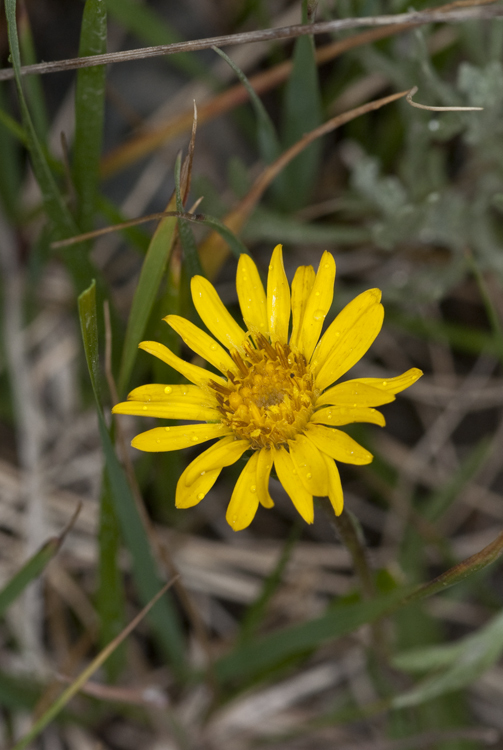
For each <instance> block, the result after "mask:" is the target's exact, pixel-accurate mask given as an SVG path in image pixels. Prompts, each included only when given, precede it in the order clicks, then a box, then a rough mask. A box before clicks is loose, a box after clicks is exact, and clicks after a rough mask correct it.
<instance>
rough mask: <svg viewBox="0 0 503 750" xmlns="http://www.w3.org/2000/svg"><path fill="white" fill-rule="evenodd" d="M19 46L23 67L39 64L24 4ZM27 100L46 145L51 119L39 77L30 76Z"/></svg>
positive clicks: (26, 84)
mask: <svg viewBox="0 0 503 750" xmlns="http://www.w3.org/2000/svg"><path fill="white" fill-rule="evenodd" d="M18 30H19V46H20V51H21V55H22V58H23V65H33V64H34V63H36V62H37V57H36V54H35V45H34V43H33V35H32V32H31V27H30V18H29V16H28V13H27V12H26V7H25V5H24V3H20V6H19V11H18ZM25 89H26V98H27V101H28V104H29V106H30V110H31V112H32V113H33V124H34V126H35V130H36V131H37V134H38V137H39V138H40V140H41V141H42V142H43V143H45V142H46V140H47V134H48V132H49V118H48V116H47V109H46V106H45V98H44V91H43V88H42V82H41V80H40V77H39V76H30V80H27V81H26V83H25Z"/></svg>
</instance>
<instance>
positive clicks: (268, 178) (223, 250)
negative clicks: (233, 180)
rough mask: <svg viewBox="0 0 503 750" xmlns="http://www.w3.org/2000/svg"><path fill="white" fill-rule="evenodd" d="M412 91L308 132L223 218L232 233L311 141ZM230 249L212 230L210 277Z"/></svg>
mask: <svg viewBox="0 0 503 750" xmlns="http://www.w3.org/2000/svg"><path fill="white" fill-rule="evenodd" d="M408 93H409V91H401V92H400V93H398V94H391V95H390V96H385V97H384V98H382V99H376V100H375V101H373V102H368V103H367V104H363V105H362V106H361V107H356V109H351V110H350V111H349V112H344V113H343V114H341V115H337V117H333V118H332V119H330V120H328V121H327V122H324V123H323V125H320V127H318V128H315V129H314V130H312V131H311V132H310V133H306V135H305V136H304V137H303V138H301V139H300V140H299V141H297V143H294V144H293V146H291V147H290V148H289V149H287V151H285V152H284V153H283V154H281V156H280V157H279V158H278V159H276V161H274V162H273V163H272V164H270V165H269V166H268V167H266V169H264V171H263V172H261V174H259V176H258V177H257V179H256V180H255V182H254V183H253V185H252V188H251V190H250V191H249V193H248V195H246V196H245V197H244V198H243V200H242V201H241V203H240V204H239V205H238V206H237V208H235V209H234V210H233V211H231V212H230V213H229V214H227V216H226V217H225V219H224V220H223V221H224V224H226V225H227V226H228V227H229V229H230V230H231V231H232V232H234V233H235V234H238V233H239V232H240V230H241V229H242V228H243V226H244V224H245V223H246V221H247V220H248V218H249V216H250V214H251V212H252V211H253V209H254V208H255V206H256V205H257V203H258V202H259V200H260V198H261V197H262V195H263V194H264V192H265V191H266V190H267V188H268V187H269V185H270V184H271V182H272V181H273V180H274V179H275V178H276V177H277V176H278V174H279V173H280V172H281V170H282V169H284V167H286V165H287V164H288V163H289V162H290V161H292V159H294V158H295V157H296V156H297V155H298V154H300V153H301V152H302V151H303V150H304V149H305V148H307V146H309V144H310V143H313V141H315V140H316V139H317V138H321V137H322V136H323V135H326V134H327V133H331V132H332V130H335V129H336V128H339V127H341V126H342V125H345V124H346V123H347V122H350V121H351V120H354V119H356V118H357V117H360V116H361V115H364V114H367V113H368V112H373V111H375V110H376V109H380V108H381V107H384V106H385V105H386V104H390V103H391V102H394V101H396V100H397V99H401V98H403V97H404V96H407V94H408ZM228 252H229V249H228V245H227V244H226V243H225V242H224V241H223V240H222V239H221V237H220V236H219V235H217V234H216V233H212V234H211V235H210V236H209V237H208V239H207V240H206V241H205V242H204V243H203V244H202V245H201V247H200V255H201V263H202V266H203V268H204V271H205V273H206V274H207V275H208V277H209V278H213V277H214V276H215V275H216V273H217V272H218V270H219V268H220V267H221V265H222V263H223V262H224V260H225V258H226V257H227V255H228Z"/></svg>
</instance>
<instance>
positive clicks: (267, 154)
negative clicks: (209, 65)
mask: <svg viewBox="0 0 503 750" xmlns="http://www.w3.org/2000/svg"><path fill="white" fill-rule="evenodd" d="M212 49H213V51H214V52H216V53H217V55H220V57H223V59H224V60H225V61H226V62H227V63H228V64H229V65H230V66H231V68H232V69H233V71H234V72H235V74H236V75H237V77H238V78H239V80H240V81H241V83H242V85H243V86H244V87H245V89H246V91H247V93H248V96H249V98H250V102H251V105H252V107H253V109H254V111H255V117H256V118H257V142H258V149H259V153H260V156H261V157H262V159H263V160H264V161H265V162H266V163H267V164H270V163H271V162H272V161H274V159H277V158H278V156H279V154H280V150H281V149H280V145H279V139H278V135H277V133H276V128H275V127H274V125H273V122H272V120H271V118H270V117H269V115H268V113H267V110H266V108H265V107H264V105H263V104H262V102H261V101H260V99H259V97H258V95H257V93H256V91H255V89H254V88H253V86H252V85H251V83H250V82H249V80H248V78H247V77H246V76H245V74H244V73H243V71H242V70H241V69H240V68H238V66H237V65H236V63H235V62H233V60H231V58H230V57H229V56H228V55H226V54H225V52H223V51H222V50H221V49H218V47H212Z"/></svg>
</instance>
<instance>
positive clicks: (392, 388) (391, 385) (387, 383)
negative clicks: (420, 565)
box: [358, 367, 423, 406]
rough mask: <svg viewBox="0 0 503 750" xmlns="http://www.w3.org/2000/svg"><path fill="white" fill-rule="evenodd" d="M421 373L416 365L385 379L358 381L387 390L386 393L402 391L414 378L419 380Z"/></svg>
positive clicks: (359, 379) (413, 381)
mask: <svg viewBox="0 0 503 750" xmlns="http://www.w3.org/2000/svg"><path fill="white" fill-rule="evenodd" d="M422 374H423V373H422V371H421V370H418V369H417V367H412V368H411V369H410V370H407V372H404V373H403V374H402V375H398V376H397V377H396V378H387V379H386V380H383V379H382V378H358V382H360V383H365V384H366V385H368V386H372V387H373V388H378V389H379V390H383V391H387V392H388V393H400V391H404V390H405V389H406V388H408V387H409V386H410V385H412V384H413V383H415V382H416V380H419V378H420V377H421V375H422ZM376 406H377V404H376Z"/></svg>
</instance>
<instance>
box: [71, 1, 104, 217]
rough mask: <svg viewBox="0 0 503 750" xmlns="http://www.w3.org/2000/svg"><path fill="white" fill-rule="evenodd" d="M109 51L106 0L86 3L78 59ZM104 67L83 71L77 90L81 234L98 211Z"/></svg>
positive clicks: (75, 162) (76, 174)
mask: <svg viewBox="0 0 503 750" xmlns="http://www.w3.org/2000/svg"><path fill="white" fill-rule="evenodd" d="M106 49H107V15H106V2H105V0H86V4H85V6H84V13H83V16H82V27H81V32H80V46H79V56H80V57H88V56H89V55H99V54H102V53H104V52H106ZM105 70H106V69H105V66H104V65H101V66H98V67H95V68H83V69H82V70H79V71H78V73H77V84H76V89H75V142H74V150H73V169H72V173H73V182H74V185H75V189H76V191H77V196H78V206H77V218H78V223H79V226H80V228H81V230H82V231H86V230H88V229H91V227H92V225H93V218H94V214H95V211H96V203H97V188H98V180H99V160H100V156H101V143H102V134H103V110H104V105H105Z"/></svg>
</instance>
